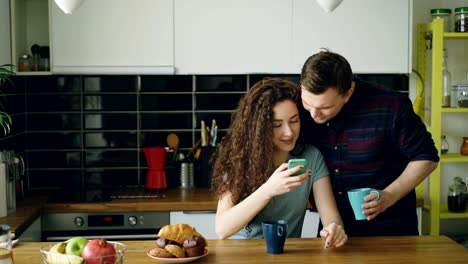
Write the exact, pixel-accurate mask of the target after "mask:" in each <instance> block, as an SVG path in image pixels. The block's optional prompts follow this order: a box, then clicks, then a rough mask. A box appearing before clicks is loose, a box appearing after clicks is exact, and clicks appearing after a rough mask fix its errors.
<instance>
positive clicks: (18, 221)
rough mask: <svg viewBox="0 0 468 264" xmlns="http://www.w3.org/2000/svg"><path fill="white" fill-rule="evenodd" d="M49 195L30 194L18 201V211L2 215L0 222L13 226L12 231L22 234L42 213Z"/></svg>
mask: <svg viewBox="0 0 468 264" xmlns="http://www.w3.org/2000/svg"><path fill="white" fill-rule="evenodd" d="M46 202H47V196H29V197H26V198H25V199H24V201H19V202H17V203H16V212H15V213H11V214H9V215H8V216H6V217H0V224H3V225H9V226H11V231H12V232H14V233H15V234H16V235H17V236H19V235H21V234H22V233H23V232H24V231H25V230H26V229H27V228H28V226H30V225H31V224H32V223H33V222H34V221H35V220H36V219H37V218H38V217H39V216H40V215H41V213H42V208H43V207H44V205H45V204H46Z"/></svg>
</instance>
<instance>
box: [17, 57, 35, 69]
mask: <svg viewBox="0 0 468 264" xmlns="http://www.w3.org/2000/svg"><path fill="white" fill-rule="evenodd" d="M31 69H32V62H31V56H30V55H28V54H23V55H21V56H20V58H19V59H18V71H31Z"/></svg>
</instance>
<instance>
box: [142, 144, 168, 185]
mask: <svg viewBox="0 0 468 264" xmlns="http://www.w3.org/2000/svg"><path fill="white" fill-rule="evenodd" d="M143 153H145V157H146V163H147V164H148V172H147V173H146V185H145V188H146V189H158V190H161V189H166V188H167V181H166V170H165V167H166V158H167V150H166V149H165V148H163V147H146V148H143Z"/></svg>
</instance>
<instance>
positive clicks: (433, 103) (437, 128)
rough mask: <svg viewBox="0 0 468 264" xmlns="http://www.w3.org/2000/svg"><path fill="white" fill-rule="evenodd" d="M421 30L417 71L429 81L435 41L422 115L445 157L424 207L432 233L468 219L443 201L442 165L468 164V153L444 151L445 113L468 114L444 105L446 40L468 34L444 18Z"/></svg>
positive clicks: (419, 86) (433, 176)
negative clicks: (446, 222) (444, 222)
mask: <svg viewBox="0 0 468 264" xmlns="http://www.w3.org/2000/svg"><path fill="white" fill-rule="evenodd" d="M417 33H418V35H417V38H418V40H417V43H418V50H417V54H418V60H417V70H418V72H419V73H420V74H421V76H422V78H423V80H424V81H425V82H426V83H427V81H426V80H427V74H426V69H427V63H428V58H427V47H426V46H427V44H428V42H429V41H430V42H431V44H432V50H431V54H432V61H431V62H430V63H431V73H432V74H431V84H432V85H431V86H432V87H431V89H430V92H427V91H426V90H425V89H423V84H422V83H420V82H418V83H417V90H418V91H423V93H422V96H423V98H425V99H426V100H428V102H427V104H426V109H425V111H424V113H423V114H422V115H421V118H422V119H423V120H425V122H426V125H427V127H428V130H429V131H430V132H431V134H432V138H433V139H434V143H435V145H436V147H437V149H438V150H439V155H440V157H441V159H440V164H439V166H438V167H437V169H436V170H435V171H434V172H433V173H432V174H431V175H430V176H429V201H425V205H424V210H425V211H427V212H428V213H429V217H428V220H429V222H428V223H425V222H423V229H428V230H429V234H430V235H439V234H440V220H441V219H460V218H468V212H465V213H451V212H449V211H448V209H447V205H446V203H445V201H441V181H442V178H441V165H442V164H444V163H454V162H462V163H465V162H466V163H468V156H462V155H460V154H444V155H441V154H440V147H441V136H442V118H443V114H450V113H462V114H464V113H467V114H468V108H442V100H441V98H442V63H443V60H442V56H443V50H444V41H445V40H457V39H468V33H452V32H450V33H449V32H444V24H443V20H441V19H437V20H434V21H433V22H431V23H427V24H422V25H419V26H418V32H417ZM428 35H431V36H432V38H431V39H428V37H427V36H428ZM427 86H428V85H426V88H427ZM426 225H428V226H427V227H428V228H425V226H426Z"/></svg>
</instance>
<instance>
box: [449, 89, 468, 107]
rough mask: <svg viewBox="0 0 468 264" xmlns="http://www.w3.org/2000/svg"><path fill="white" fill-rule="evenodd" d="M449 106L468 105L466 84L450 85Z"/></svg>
mask: <svg viewBox="0 0 468 264" xmlns="http://www.w3.org/2000/svg"><path fill="white" fill-rule="evenodd" d="M450 106H451V107H465V108H466V107H468V84H456V85H453V86H452V95H451V102H450Z"/></svg>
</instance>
